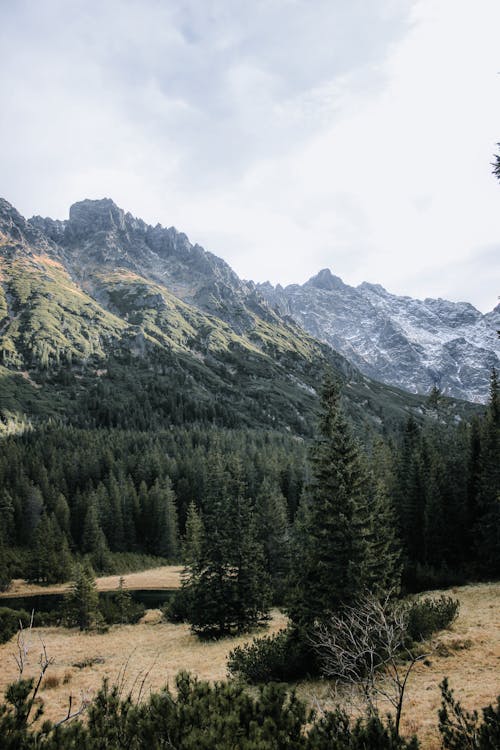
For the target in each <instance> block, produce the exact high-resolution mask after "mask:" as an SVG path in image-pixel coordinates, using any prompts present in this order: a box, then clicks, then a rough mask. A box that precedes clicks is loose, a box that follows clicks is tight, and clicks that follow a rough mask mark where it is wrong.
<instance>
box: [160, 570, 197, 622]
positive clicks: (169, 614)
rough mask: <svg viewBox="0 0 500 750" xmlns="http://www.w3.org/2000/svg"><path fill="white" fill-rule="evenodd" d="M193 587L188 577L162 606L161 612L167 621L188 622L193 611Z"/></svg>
mask: <svg viewBox="0 0 500 750" xmlns="http://www.w3.org/2000/svg"><path fill="white" fill-rule="evenodd" d="M193 606H194V600H193V589H192V588H191V586H190V585H189V579H188V580H187V581H186V583H185V585H183V586H181V588H180V589H178V590H177V591H176V592H175V594H174V595H173V596H172V598H171V600H170V601H169V602H168V603H167V604H166V605H164V606H163V607H162V613H163V615H164V617H165V618H166V619H167V620H168V621H169V622H189V619H190V617H191V613H192V611H193Z"/></svg>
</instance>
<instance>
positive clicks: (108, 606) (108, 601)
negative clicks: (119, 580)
mask: <svg viewBox="0 0 500 750" xmlns="http://www.w3.org/2000/svg"><path fill="white" fill-rule="evenodd" d="M127 593H128V592H127ZM145 611H146V608H145V606H144V604H141V603H140V602H134V601H133V599H131V598H130V599H126V600H122V597H120V594H119V593H116V594H115V595H114V596H107V597H103V598H101V599H100V601H99V612H100V613H101V615H102V617H103V619H104V622H105V623H106V624H107V625H115V624H125V623H132V624H133V623H136V622H138V621H139V620H140V619H141V617H142V616H143V615H144V612H145Z"/></svg>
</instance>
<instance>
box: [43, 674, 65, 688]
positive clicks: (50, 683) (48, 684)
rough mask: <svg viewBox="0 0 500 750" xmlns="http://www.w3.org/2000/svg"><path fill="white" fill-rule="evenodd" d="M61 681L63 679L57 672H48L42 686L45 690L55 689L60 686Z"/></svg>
mask: <svg viewBox="0 0 500 750" xmlns="http://www.w3.org/2000/svg"><path fill="white" fill-rule="evenodd" d="M60 682H61V680H60V679H59V677H58V676H57V675H56V674H48V675H47V676H46V677H45V679H44V681H43V683H42V688H43V689H44V690H53V689H54V688H56V687H59V684H60Z"/></svg>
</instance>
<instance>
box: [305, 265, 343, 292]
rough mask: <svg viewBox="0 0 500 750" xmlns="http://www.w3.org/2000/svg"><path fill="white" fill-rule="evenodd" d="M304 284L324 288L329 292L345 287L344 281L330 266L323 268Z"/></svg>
mask: <svg viewBox="0 0 500 750" xmlns="http://www.w3.org/2000/svg"><path fill="white" fill-rule="evenodd" d="M304 286H312V287H314V288H315V289H324V290H325V291H327V292H333V291H335V290H336V289H343V287H344V286H345V284H344V282H343V281H342V279H341V278H339V277H338V276H334V275H333V273H332V272H331V271H330V269H329V268H323V269H322V270H321V271H320V272H319V273H317V274H316V276H313V277H312V278H311V279H309V281H306V283H305V285H304Z"/></svg>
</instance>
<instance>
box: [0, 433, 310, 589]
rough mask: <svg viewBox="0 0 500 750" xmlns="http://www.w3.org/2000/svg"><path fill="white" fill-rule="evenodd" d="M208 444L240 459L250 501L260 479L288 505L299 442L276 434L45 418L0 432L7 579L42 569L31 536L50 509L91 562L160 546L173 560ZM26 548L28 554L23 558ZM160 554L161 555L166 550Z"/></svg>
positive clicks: (111, 565)
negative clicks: (32, 428) (68, 424)
mask: <svg viewBox="0 0 500 750" xmlns="http://www.w3.org/2000/svg"><path fill="white" fill-rule="evenodd" d="M216 444H217V445H218V446H219V448H220V450H221V452H222V453H223V455H224V456H225V459H227V461H228V462H231V461H235V460H237V461H239V462H240V466H241V472H242V482H243V484H244V485H245V488H246V490H245V494H246V495H247V497H248V499H249V501H250V504H251V505H254V503H255V499H256V497H257V495H258V492H259V488H260V487H261V486H262V483H263V481H264V479H266V478H268V479H269V480H270V481H271V482H272V484H273V486H274V487H275V488H276V491H278V492H282V493H283V495H284V497H285V500H286V502H287V506H288V507H294V506H295V503H296V497H297V493H299V492H300V491H301V487H302V482H303V466H304V455H305V451H304V446H303V444H302V443H300V442H297V441H295V440H293V439H292V438H290V437H287V436H283V435H279V434H275V433H273V434H268V433H257V432H250V431H243V430H241V431H223V430H204V429H201V428H193V429H189V430H188V429H182V428H179V429H176V430H172V431H167V432H158V433H151V432H150V433H137V432H121V431H118V430H115V431H108V430H87V431H80V430H74V429H70V428H61V427H54V426H53V427H47V428H46V429H42V430H40V431H39V432H28V433H25V434H23V435H22V436H16V437H9V438H4V439H2V451H1V453H0V481H1V483H2V488H3V491H2V493H0V521H1V525H0V528H1V529H2V531H3V537H4V546H5V554H6V562H5V564H4V566H2V565H0V573H1V571H2V570H3V571H5V572H4V577H5V578H6V580H7V581H8V580H9V579H10V577H26V576H27V575H32V576H33V578H43V577H45V576H46V575H47V573H46V572H44V573H43V575H42V574H40V575H39V573H38V570H37V569H38V567H41V568H44V569H45V571H47V570H48V568H47V566H46V565H44V563H43V559H42V558H43V556H44V555H45V556H46V554H47V550H42V549H41V548H40V553H43V554H38V552H37V551H36V550H35V551H33V536H34V534H35V533H36V528H37V526H38V524H39V523H40V521H41V519H42V518H43V517H44V516H47V518H50V519H52V518H53V517H55V522H56V523H57V526H58V528H59V529H60V531H61V532H63V533H64V534H65V535H66V538H67V541H68V544H69V547H70V549H71V551H72V553H76V555H78V554H84V553H87V554H90V555H91V557H92V563H93V565H94V566H95V567H96V568H97V569H98V570H100V571H103V572H109V573H114V572H125V571H126V570H127V569H128V562H127V559H126V558H125V557H123V556H124V555H128V554H130V553H134V554H141V555H148V556H149V559H150V560H151V564H152V565H154V564H155V562H156V563H157V562H158V561H153V560H152V559H151V557H152V556H154V555H156V556H158V555H159V554H160V553H161V554H162V555H167V559H168V561H169V562H175V561H176V560H178V559H179V558H180V551H178V530H177V526H179V529H180V531H181V532H184V530H185V523H186V516H187V510H188V506H189V504H190V503H191V502H194V503H195V507H196V508H198V509H199V508H201V506H202V503H203V501H204V499H205V488H206V484H207V477H208V476H209V475H210V472H211V466H210V462H211V456H212V453H213V450H214V446H215V445H216ZM174 496H175V497H174ZM288 507H287V512H288ZM0 547H1V540H0ZM14 548H16V552H14ZM28 549H29V553H28V552H27V551H28ZM17 550H19V551H20V552H21V550H26V552H27V554H26V555H25V553H24V552H23V553H22V554H18V552H17ZM120 556H121V557H120ZM1 557H2V555H1V552H0V558H1ZM27 557H31V558H32V559H31V560H30V561H29V560H28V564H25V562H26V558H27ZM130 560H132V558H130ZM161 561H162V562H163V564H164V562H165V557H162V558H161ZM0 563H1V559H0ZM13 563H14V564H13ZM122 565H125V567H120V566H122ZM48 567H50V566H48ZM52 575H54V572H52Z"/></svg>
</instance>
